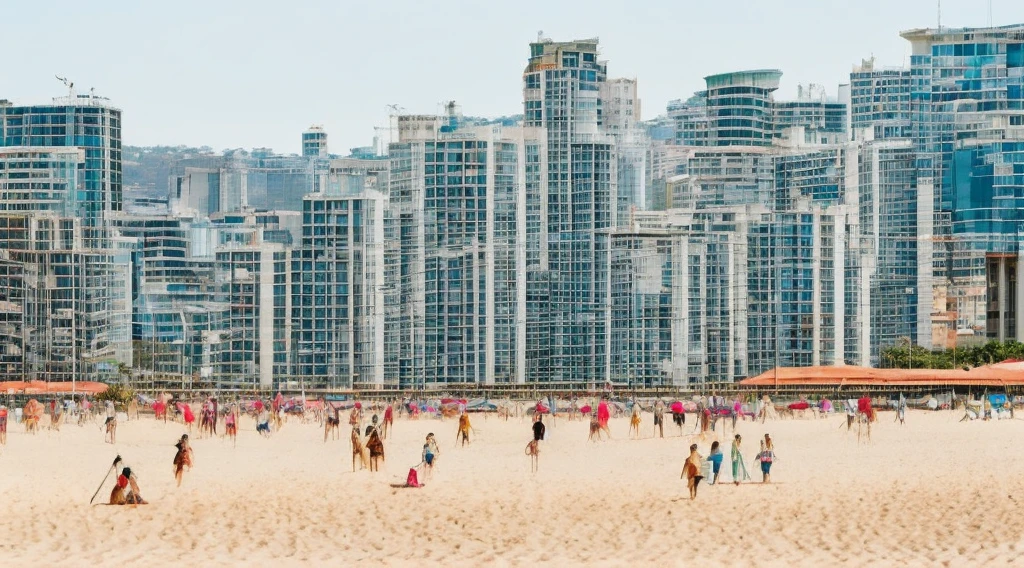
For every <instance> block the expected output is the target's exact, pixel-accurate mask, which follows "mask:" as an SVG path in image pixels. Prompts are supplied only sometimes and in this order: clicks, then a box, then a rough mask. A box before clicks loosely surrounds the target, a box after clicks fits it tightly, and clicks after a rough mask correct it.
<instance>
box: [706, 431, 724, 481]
mask: <svg viewBox="0 0 1024 568" xmlns="http://www.w3.org/2000/svg"><path fill="white" fill-rule="evenodd" d="M724 457H725V456H724V455H723V454H722V450H721V448H719V444H718V441H717V440H715V441H714V442H712V443H711V453H710V454H708V460H710V461H711V468H712V472H713V473H712V477H711V485H718V473H719V472H720V471H721V470H722V459H723V458H724Z"/></svg>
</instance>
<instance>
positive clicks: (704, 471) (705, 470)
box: [700, 460, 713, 483]
mask: <svg viewBox="0 0 1024 568" xmlns="http://www.w3.org/2000/svg"><path fill="white" fill-rule="evenodd" d="M700 476H701V477H703V478H704V479H707V480H708V483H711V478H712V477H713V474H712V469H711V461H710V460H703V461H702V462H700Z"/></svg>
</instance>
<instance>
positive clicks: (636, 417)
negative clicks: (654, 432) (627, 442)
mask: <svg viewBox="0 0 1024 568" xmlns="http://www.w3.org/2000/svg"><path fill="white" fill-rule="evenodd" d="M640 412H641V408H640V403H639V402H637V401H636V400H634V401H633V412H632V416H630V418H629V435H630V436H632V435H633V432H634V431H635V432H636V437H637V438H639V437H640Z"/></svg>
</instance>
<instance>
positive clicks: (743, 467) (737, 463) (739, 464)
mask: <svg viewBox="0 0 1024 568" xmlns="http://www.w3.org/2000/svg"><path fill="white" fill-rule="evenodd" d="M742 441H743V438H742V437H740V435H739V434H736V437H735V438H733V440H732V452H731V455H730V457H731V458H732V480H733V483H735V484H736V485H739V484H740V472H742V473H743V481H746V480H748V479H750V475H749V474H748V473H747V464H745V463H743V452H742V450H741V449H740V443H741V442H742Z"/></svg>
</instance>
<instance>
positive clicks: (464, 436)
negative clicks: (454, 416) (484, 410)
mask: <svg viewBox="0 0 1024 568" xmlns="http://www.w3.org/2000/svg"><path fill="white" fill-rule="evenodd" d="M471 428H473V427H472V426H471V425H470V424H469V414H467V413H465V412H463V413H462V414H461V415H460V416H459V439H460V440H462V445H463V446H465V445H466V444H468V443H469V431H470V429H471Z"/></svg>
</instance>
